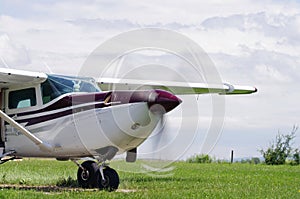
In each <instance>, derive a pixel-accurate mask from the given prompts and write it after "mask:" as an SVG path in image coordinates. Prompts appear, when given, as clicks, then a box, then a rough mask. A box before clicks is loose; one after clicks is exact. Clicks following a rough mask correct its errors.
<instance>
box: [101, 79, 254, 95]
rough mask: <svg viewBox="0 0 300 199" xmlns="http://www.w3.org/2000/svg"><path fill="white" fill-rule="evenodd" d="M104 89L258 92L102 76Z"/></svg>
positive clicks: (187, 93) (227, 87) (200, 84)
mask: <svg viewBox="0 0 300 199" xmlns="http://www.w3.org/2000/svg"><path fill="white" fill-rule="evenodd" d="M97 82H98V84H99V87H100V88H101V89H102V90H104V91H105V90H148V89H162V90H167V91H170V92H172V93H173V94H176V95H189V94H206V93H218V94H223V95H235V94H251V93H255V92H257V89H256V88H255V87H251V86H238V85H232V84H227V83H224V84H205V83H187V82H173V81H168V82H166V81H165V82H163V81H161V82H159V83H157V82H151V81H144V80H132V79H115V78H101V79H99V80H98V81H97Z"/></svg>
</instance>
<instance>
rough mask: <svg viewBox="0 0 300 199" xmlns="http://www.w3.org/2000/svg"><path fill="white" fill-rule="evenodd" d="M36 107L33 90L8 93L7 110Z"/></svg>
mask: <svg viewBox="0 0 300 199" xmlns="http://www.w3.org/2000/svg"><path fill="white" fill-rule="evenodd" d="M35 105H36V95H35V89H34V88H27V89H22V90H16V91H10V92H9V95H8V108H9V109H15V108H26V107H30V106H35Z"/></svg>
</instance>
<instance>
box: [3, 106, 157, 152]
mask: <svg viewBox="0 0 300 199" xmlns="http://www.w3.org/2000/svg"><path fill="white" fill-rule="evenodd" d="M81 106H83V105H81ZM68 109H69V110H71V109H74V107H69V108H67V109H63V110H57V111H55V112H56V114H57V113H59V112H60V111H67V110H68ZM47 114H50V112H43V113H38V114H32V115H27V116H21V117H18V118H17V119H18V120H21V119H28V118H35V117H36V116H40V117H42V116H44V115H47ZM51 114H53V111H52V112H51ZM159 120H160V116H159V115H156V114H153V113H152V112H151V111H149V108H148V105H147V103H145V102H138V103H129V104H121V105H115V106H110V107H104V108H95V109H90V110H86V111H82V112H73V113H72V114H69V115H66V116H63V117H59V118H57V119H52V120H49V121H45V122H41V123H38V124H34V125H31V126H29V127H27V129H28V130H29V131H30V132H32V133H33V134H34V135H36V136H37V137H38V138H40V139H41V140H43V141H45V142H47V143H49V144H50V145H52V146H54V148H55V149H54V151H53V152H51V153H49V152H43V151H41V150H40V148H39V147H37V146H36V145H34V144H33V143H32V142H31V141H30V140H29V139H28V138H27V137H25V136H24V135H23V134H21V133H19V132H18V131H17V130H16V129H14V128H12V127H10V126H9V125H6V139H7V141H6V147H5V149H6V151H10V150H14V151H16V155H18V156H22V157H57V158H73V157H74V158H76V157H87V156H93V157H97V156H106V155H110V156H114V155H115V154H116V153H123V152H125V151H127V150H130V149H133V148H136V147H137V146H139V145H140V144H141V143H142V142H143V141H144V140H145V139H146V138H147V137H148V136H149V135H150V134H151V132H152V131H153V129H154V128H155V127H156V125H157V123H158V121H159ZM21 124H22V123H21ZM107 153H112V154H107ZM111 158H112V157H111Z"/></svg>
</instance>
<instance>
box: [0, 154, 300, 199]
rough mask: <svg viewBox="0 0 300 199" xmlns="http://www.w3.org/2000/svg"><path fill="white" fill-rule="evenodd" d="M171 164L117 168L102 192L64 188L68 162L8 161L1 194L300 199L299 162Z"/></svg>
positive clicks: (71, 168) (1, 170) (2, 169)
mask: <svg viewBox="0 0 300 199" xmlns="http://www.w3.org/2000/svg"><path fill="white" fill-rule="evenodd" d="M120 164H124V163H123V161H122V162H120V161H119V162H113V163H112V167H115V168H118V165H119V166H120ZM133 166H134V165H133ZM172 166H174V170H173V171H171V172H169V174H171V175H167V176H165V177H158V176H154V175H149V174H138V173H129V172H121V171H120V172H119V175H120V181H121V183H120V187H119V189H120V191H118V192H105V191H99V190H95V189H92V190H91V189H90V190H83V189H79V188H68V186H69V185H71V186H73V187H74V186H75V187H76V173H77V166H76V165H75V164H74V163H72V162H69V161H68V162H58V161H55V160H37V159H32V160H23V161H20V162H8V163H5V164H3V165H1V166H0V199H1V198H56V199H58V198H156V199H157V198H300V192H299V191H300V167H299V166H289V165H284V166H267V165H250V164H232V165H230V164H216V163H212V164H195V163H194V164H191V163H183V162H178V163H174V164H173V165H172ZM57 184H60V185H62V186H63V187H57V186H56V185H57ZM124 190H125V191H128V192H125V191H124Z"/></svg>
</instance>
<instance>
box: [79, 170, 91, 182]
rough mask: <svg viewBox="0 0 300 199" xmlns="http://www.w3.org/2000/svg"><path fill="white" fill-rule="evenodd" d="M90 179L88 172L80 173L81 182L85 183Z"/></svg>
mask: <svg viewBox="0 0 300 199" xmlns="http://www.w3.org/2000/svg"><path fill="white" fill-rule="evenodd" d="M89 177H90V173H89V171H88V170H83V171H82V173H81V178H82V180H84V181H87V180H88V179H89Z"/></svg>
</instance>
